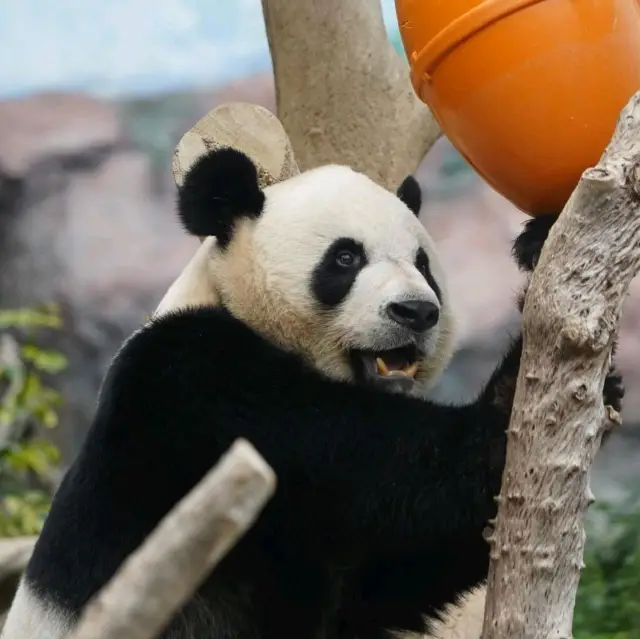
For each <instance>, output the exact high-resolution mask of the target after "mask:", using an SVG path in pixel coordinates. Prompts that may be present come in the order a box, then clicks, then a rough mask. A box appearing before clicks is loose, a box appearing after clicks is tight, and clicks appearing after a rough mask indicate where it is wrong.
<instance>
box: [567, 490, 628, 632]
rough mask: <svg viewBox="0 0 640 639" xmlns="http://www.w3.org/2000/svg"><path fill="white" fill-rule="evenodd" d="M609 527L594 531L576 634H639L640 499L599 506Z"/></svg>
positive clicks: (580, 591) (579, 600) (580, 592)
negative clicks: (615, 504)
mask: <svg viewBox="0 0 640 639" xmlns="http://www.w3.org/2000/svg"><path fill="white" fill-rule="evenodd" d="M595 510H596V511H599V512H597V514H600V515H603V516H604V517H605V521H606V524H605V526H604V529H605V532H604V533H603V534H600V535H598V536H596V535H593V534H592V535H590V536H589V537H588V541H587V548H586V552H585V564H586V567H585V569H584V571H583V573H582V577H581V579H580V586H579V588H578V597H577V600H576V609H575V615H574V627H573V630H574V636H575V637H576V639H640V508H639V507H638V500H637V498H635V496H634V498H633V499H629V500H628V501H625V502H623V503H622V504H621V505H618V506H613V505H611V504H604V505H597V508H595Z"/></svg>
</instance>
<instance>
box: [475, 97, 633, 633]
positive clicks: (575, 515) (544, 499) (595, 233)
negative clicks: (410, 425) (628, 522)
mask: <svg viewBox="0 0 640 639" xmlns="http://www.w3.org/2000/svg"><path fill="white" fill-rule="evenodd" d="M639 163H640V93H638V94H636V96H634V97H633V98H632V99H631V100H630V102H629V103H628V105H627V106H626V107H625V109H624V110H623V112H622V114H621V116H620V119H619V121H618V125H617V128H616V131H615V134H614V136H613V139H612V141H611V143H610V145H609V147H608V149H607V150H606V151H605V153H604V154H603V156H602V158H601V160H600V162H599V164H598V165H597V166H596V167H595V168H592V169H589V170H587V171H585V173H584V174H583V176H582V179H581V180H580V183H579V184H578V186H577V188H576V190H575V191H574V193H573V195H572V197H571V199H570V200H569V202H568V203H567V205H566V207H565V209H564V211H563V212H562V214H561V215H560V217H559V219H558V221H557V222H556V224H555V225H554V226H553V228H552V230H551V232H550V234H549V237H548V239H547V241H546V243H545V246H544V249H543V251H542V254H541V256H540V261H539V263H538V265H537V267H536V270H535V273H534V275H533V276H532V279H531V283H530V286H529V290H528V292H527V296H526V302H525V307H524V313H523V320H522V328H523V336H524V349H523V355H522V362H521V368H520V375H519V377H518V382H517V388H516V393H515V400H514V406H513V412H512V416H511V424H510V426H509V431H508V444H507V460H506V468H505V472H504V475H503V482H502V491H501V493H500V497H499V498H498V504H499V508H498V517H497V521H496V527H495V531H494V534H493V536H492V540H491V545H492V551H491V557H492V561H491V568H490V572H489V579H488V589H487V600H486V608H485V617H484V628H483V638H484V639H507V638H508V639H520V638H522V639H524V638H526V639H548V638H550V637H553V638H554V639H563V638H567V639H568V638H570V637H571V635H572V620H573V609H574V604H575V596H576V591H577V588H578V581H579V577H580V571H581V568H582V562H583V551H584V542H585V533H584V527H583V516H584V514H585V512H586V509H587V508H588V506H589V504H590V503H591V502H592V501H593V496H592V494H591V491H590V488H589V471H590V468H591V464H592V462H593V460H594V457H595V455H596V452H597V451H598V448H599V446H600V439H601V436H602V433H603V432H604V429H605V427H606V426H607V423H608V422H609V424H610V423H611V422H619V415H618V414H617V413H615V411H613V409H611V407H609V408H608V409H607V408H606V407H604V406H603V402H602V389H603V384H604V379H605V376H606V374H607V372H608V370H609V366H610V362H611V349H612V345H613V343H614V340H615V337H616V334H617V330H618V325H619V319H620V312H621V309H622V305H623V302H624V300H625V297H626V293H627V289H628V287H629V284H630V282H631V280H632V278H633V277H634V275H635V274H636V273H637V271H638V268H639V267H640V214H639V208H638V207H639V205H640V197H639V196H638V188H639V180H638V177H639V176H640V173H639V171H640V168H639Z"/></svg>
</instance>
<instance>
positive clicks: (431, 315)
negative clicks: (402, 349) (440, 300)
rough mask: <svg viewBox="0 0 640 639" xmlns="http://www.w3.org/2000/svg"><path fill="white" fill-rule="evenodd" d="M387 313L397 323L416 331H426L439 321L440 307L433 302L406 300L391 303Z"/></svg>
mask: <svg viewBox="0 0 640 639" xmlns="http://www.w3.org/2000/svg"><path fill="white" fill-rule="evenodd" d="M387 315H388V316H389V318H390V319H392V320H393V321H394V322H396V323H397V324H400V325H401V326H406V327H407V328H410V329H411V330H412V331H414V332H415V333H424V331H426V330H429V329H430V328H433V327H434V326H435V325H436V324H437V323H438V319H439V317H440V309H439V308H438V306H436V305H435V304H434V303H433V302H427V301H425V300H406V301H404V302H392V303H391V304H389V305H388V306H387Z"/></svg>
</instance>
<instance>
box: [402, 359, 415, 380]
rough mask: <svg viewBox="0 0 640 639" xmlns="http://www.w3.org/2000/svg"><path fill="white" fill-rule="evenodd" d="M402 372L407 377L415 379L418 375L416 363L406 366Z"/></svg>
mask: <svg viewBox="0 0 640 639" xmlns="http://www.w3.org/2000/svg"><path fill="white" fill-rule="evenodd" d="M404 372H405V373H406V374H407V375H408V376H409V377H415V376H416V375H417V374H418V362H413V364H411V365H410V366H406V367H405V369H404Z"/></svg>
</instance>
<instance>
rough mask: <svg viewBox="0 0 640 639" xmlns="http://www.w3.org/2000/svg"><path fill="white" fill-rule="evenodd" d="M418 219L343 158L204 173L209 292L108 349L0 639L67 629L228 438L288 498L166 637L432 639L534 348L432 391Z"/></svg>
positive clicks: (489, 492)
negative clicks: (464, 390)
mask: <svg viewBox="0 0 640 639" xmlns="http://www.w3.org/2000/svg"><path fill="white" fill-rule="evenodd" d="M419 208H420V192H419V188H418V186H417V184H416V183H415V181H414V180H413V178H407V180H406V181H405V182H404V183H403V184H402V185H401V186H400V188H399V189H398V192H397V194H393V193H391V192H388V191H387V190H385V189H383V188H382V187H380V186H378V185H376V184H375V183H374V182H372V181H371V180H370V179H369V178H367V177H365V176H364V175H362V174H360V173H358V172H356V171H353V170H352V169H350V168H347V167H344V166H335V165H330V166H324V167H320V168H317V169H313V170H310V171H308V172H306V173H303V174H301V175H298V176H296V177H294V178H291V179H289V180H287V181H286V182H283V183H279V184H274V185H271V186H269V187H267V188H265V189H264V190H261V189H260V188H259V186H258V176H257V171H256V167H255V166H254V165H253V163H252V162H251V160H250V159H249V158H248V157H246V156H245V155H243V154H242V153H241V152H239V151H236V150H233V149H220V150H217V151H213V152H210V153H208V154H206V155H205V156H203V157H202V158H201V159H199V160H198V161H197V162H196V164H195V165H194V166H193V167H192V168H191V170H190V171H189V173H188V174H187V176H186V177H185V180H184V183H183V185H182V187H181V189H180V191H179V197H178V211H179V217H180V220H181V221H182V223H183V224H184V226H185V227H186V229H187V231H188V232H190V233H192V234H193V235H196V236H210V237H215V241H210V242H208V243H205V245H204V246H205V251H206V252H205V253H204V254H203V255H202V256H201V257H202V258H203V261H202V262H201V263H200V266H203V265H204V264H205V263H206V270H207V272H208V273H209V275H210V277H211V279H210V280H209V281H210V283H215V286H216V289H215V292H209V293H207V291H206V290H201V291H199V292H197V293H194V296H195V297H198V296H200V297H202V296H204V297H206V296H207V295H209V296H210V299H209V302H208V303H199V304H194V305H189V306H187V307H184V308H178V309H170V308H168V305H167V308H165V310H164V311H163V312H161V313H159V314H158V315H157V316H156V317H155V318H154V319H153V320H152V321H150V322H149V323H148V324H147V325H145V326H144V327H142V328H141V329H140V330H139V331H137V332H136V333H135V334H134V335H133V336H132V337H130V338H129V339H128V340H127V341H126V342H125V344H124V345H123V346H122V348H121V350H120V351H119V352H118V353H117V355H116V356H115V357H114V360H113V362H112V364H111V366H110V368H109V370H108V371H107V373H106V375H105V379H104V381H103V385H102V388H101V392H100V396H99V399H98V406H97V409H96V415H95V418H94V421H93V424H92V426H91V428H90V431H89V433H88V435H87V438H86V441H85V442H84V445H83V447H82V449H81V451H80V453H79V455H78V457H77V459H76V460H75V461H74V463H73V464H72V466H71V467H70V469H69V471H68V472H67V473H66V475H65V477H64V478H63V481H62V482H61V484H60V487H59V489H58V490H57V492H56V495H55V497H54V500H53V505H52V508H51V511H50V513H49V515H48V517H47V519H46V521H45V524H44V528H43V531H42V533H41V535H40V537H39V539H38V541H37V543H36V547H35V550H34V553H33V556H32V558H31V560H30V562H29V565H28V567H27V569H26V572H25V575H24V577H23V579H22V581H21V584H20V586H19V589H18V592H17V594H16V597H15V600H14V602H13V605H12V608H11V610H10V612H9V615H8V618H7V621H6V625H5V627H4V630H3V633H2V639H62V638H64V637H67V636H68V635H69V633H70V632H71V631H72V630H73V628H74V626H75V623H76V621H77V618H78V615H79V613H80V612H81V611H82V609H83V607H84V606H85V604H86V603H87V601H88V600H89V599H90V598H91V597H92V596H93V595H94V594H95V593H96V592H97V591H98V590H100V588H101V587H102V586H103V585H105V583H106V582H107V581H108V580H109V579H110V577H111V576H112V575H113V574H114V572H115V571H116V570H117V568H118V567H119V565H120V564H121V563H122V561H123V560H124V559H125V558H126V557H127V556H128V555H129V554H130V553H131V552H132V551H133V550H135V548H136V547H137V546H138V545H139V544H140V543H141V542H142V541H143V540H144V538H145V537H146V536H147V535H148V534H149V532H150V531H151V530H152V529H153V528H154V527H155V526H156V525H157V524H158V522H159V521H160V520H161V518H162V517H163V516H164V515H165V514H166V513H167V512H168V511H169V510H170V509H171V508H172V506H173V505H174V504H175V503H176V502H177V501H178V500H179V499H181V498H182V497H183V496H184V495H185V494H186V493H187V492H188V491H189V490H190V489H191V488H193V487H194V486H195V484H196V483H197V482H198V481H199V480H200V479H201V478H202V476H203V475H204V474H205V473H206V472H207V471H208V470H209V469H210V468H211V467H212V466H213V465H214V464H215V463H216V462H217V460H218V459H219V458H220V456H221V455H222V454H223V453H224V452H225V451H226V450H227V449H228V448H229V446H230V445H231V443H232V442H233V441H234V440H235V439H236V438H237V437H244V438H246V439H248V440H249V441H251V442H252V443H253V445H254V446H255V447H256V448H257V450H258V451H259V452H260V453H261V454H262V455H263V456H264V458H265V459H266V461H267V462H268V463H269V464H270V465H271V466H272V467H273V468H274V470H275V472H276V474H277V477H278V487H277V489H276V492H275V495H274V496H273V498H272V499H271V501H270V502H269V503H268V504H267V506H266V507H265V509H264V511H263V512H262V513H261V515H260V516H259V518H258V520H257V522H256V523H255V525H254V527H253V528H252V529H251V530H250V531H249V532H248V533H247V534H246V535H245V537H244V538H243V539H241V540H240V542H239V543H238V544H237V545H236V546H235V547H234V548H233V549H232V550H231V551H230V553H229V554H228V556H227V557H226V558H225V559H224V560H223V561H222V563H221V564H220V565H219V566H218V567H217V569H216V570H215V571H214V572H213V573H212V575H211V576H210V577H209V578H208V579H207V580H206V581H205V583H204V584H203V585H202V587H201V588H200V589H199V590H198V592H197V593H196V595H195V596H194V597H193V598H192V599H191V600H190V601H189V602H188V603H187V604H186V605H185V606H184V608H183V609H182V610H181V611H180V613H179V614H177V615H176V616H175V617H174V619H173V620H172V621H171V622H170V624H169V625H168V626H167V628H166V629H165V630H164V631H163V633H162V634H161V639H193V638H197V639H276V638H278V639H281V638H282V637H285V636H296V637H297V638H299V639H307V638H308V639H384V638H390V637H392V636H395V635H397V634H398V633H424V632H429V631H433V629H434V627H435V626H434V625H433V624H434V623H437V622H438V621H439V620H441V619H442V614H443V612H444V611H445V610H447V607H448V606H451V605H455V604H456V603H457V602H458V598H459V597H460V596H461V595H464V593H467V592H470V591H471V590H472V589H474V588H477V587H478V586H480V585H481V584H482V583H483V580H484V579H485V577H486V574H487V569H488V563H489V552H488V546H487V544H486V542H485V539H484V536H483V531H484V529H485V526H486V524H487V521H488V520H489V519H490V518H491V517H492V516H493V515H494V514H495V508H496V507H495V501H494V496H495V495H496V494H497V492H498V491H499V487H500V481H501V475H502V469H503V466H504V452H505V443H506V435H505V431H506V428H507V425H508V421H509V415H510V411H511V404H512V399H513V395H512V390H511V389H513V386H514V380H515V378H516V376H517V373H518V366H519V359H520V352H521V342H520V339H519V338H518V339H516V340H515V341H514V343H513V344H512V346H511V347H510V349H509V352H508V353H507V355H506V356H505V358H504V359H503V360H502V362H501V363H500V364H499V366H498V367H497V368H496V370H495V372H494V373H493V374H492V376H491V378H490V379H489V381H488V383H487V384H486V387H485V388H484V390H483V391H482V392H481V394H480V395H479V397H478V398H477V399H476V401H474V402H472V403H469V404H468V405H464V406H444V405H438V404H435V403H433V402H431V401H427V400H426V399H425V398H424V393H425V389H426V388H427V387H428V385H429V384H430V383H432V382H433V381H434V380H435V379H437V377H438V376H439V375H440V373H441V371H442V369H443V368H444V366H445V365H446V363H447V362H448V360H449V358H450V356H451V351H452V343H453V342H452V335H451V332H452V313H451V307H450V300H449V298H448V293H447V288H446V282H445V279H444V273H443V272H442V269H441V267H440V264H439V261H438V258H437V254H436V251H435V247H434V246H433V243H432V241H431V239H430V238H429V236H428V234H427V233H426V231H425V230H424V227H423V226H422V224H421V223H420V222H419V220H418V218H417V213H418V210H419ZM205 258H206V259H205ZM187 283H188V278H187V279H186V280H184V281H183V285H186V284H187ZM192 283H194V282H192ZM195 289H197V287H195V288H193V289H191V292H193V291H194V290H195ZM176 292H179V287H178V288H177V289H176V290H174V293H176ZM176 299H177V298H176V297H174V298H173V300H174V302H175V300H176ZM605 399H609V398H605Z"/></svg>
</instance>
